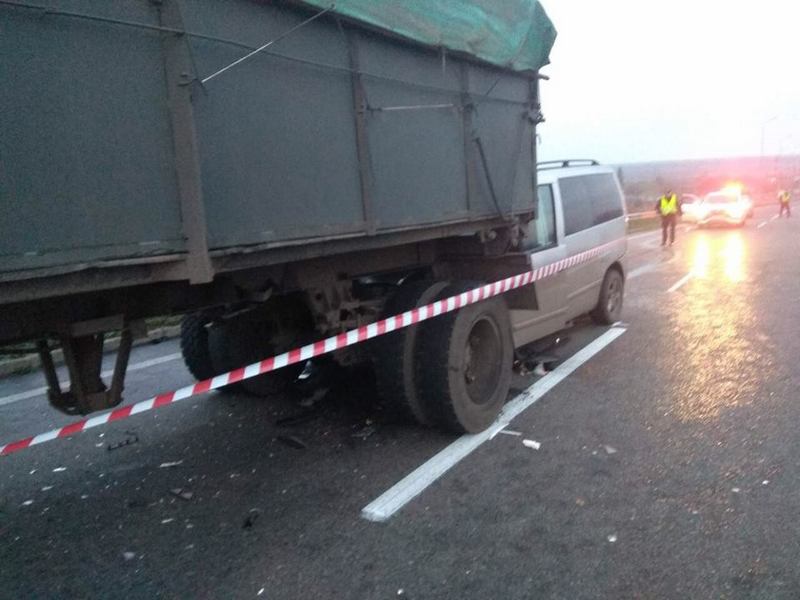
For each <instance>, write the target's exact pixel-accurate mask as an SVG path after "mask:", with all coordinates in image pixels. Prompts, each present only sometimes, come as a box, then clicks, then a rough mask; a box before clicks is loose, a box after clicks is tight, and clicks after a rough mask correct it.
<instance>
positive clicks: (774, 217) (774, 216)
mask: <svg viewBox="0 0 800 600" xmlns="http://www.w3.org/2000/svg"><path fill="white" fill-rule="evenodd" d="M777 218H778V215H772V216H771V217H770V218H769V220H770V221H774V220H775V219H777Z"/></svg>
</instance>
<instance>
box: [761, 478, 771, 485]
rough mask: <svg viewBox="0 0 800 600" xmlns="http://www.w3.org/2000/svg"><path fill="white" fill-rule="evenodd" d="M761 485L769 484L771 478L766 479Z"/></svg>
mask: <svg viewBox="0 0 800 600" xmlns="http://www.w3.org/2000/svg"><path fill="white" fill-rule="evenodd" d="M761 485H769V479H765V480H764V481H762V482H761Z"/></svg>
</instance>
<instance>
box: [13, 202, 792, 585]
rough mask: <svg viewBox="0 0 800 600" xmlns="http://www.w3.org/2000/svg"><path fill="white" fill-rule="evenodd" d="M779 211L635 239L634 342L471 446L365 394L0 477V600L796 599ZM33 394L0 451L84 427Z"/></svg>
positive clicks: (604, 344) (56, 446)
mask: <svg viewBox="0 0 800 600" xmlns="http://www.w3.org/2000/svg"><path fill="white" fill-rule="evenodd" d="M772 214H773V213H772V211H771V209H770V210H767V209H759V210H758V211H757V212H756V217H755V219H753V220H752V221H751V222H750V223H749V224H748V226H747V227H746V228H744V229H714V230H705V229H704V230H688V229H683V230H681V231H679V239H678V242H677V244H676V245H675V247H674V248H673V249H671V250H662V249H661V248H660V247H659V241H660V240H659V239H658V236H659V233H658V232H654V233H647V234H639V235H636V236H633V237H632V238H631V243H630V252H629V257H630V262H629V280H628V287H627V294H626V306H625V310H624V322H625V323H624V327H620V326H618V327H615V328H611V329H609V328H600V327H595V326H592V325H589V324H585V323H583V324H577V325H576V326H575V327H573V328H572V329H570V330H568V331H566V332H565V333H564V335H563V336H562V342H561V344H560V345H559V346H558V347H557V348H556V350H555V352H556V353H557V354H558V355H559V356H560V357H561V359H562V361H561V362H560V364H559V366H558V367H557V368H556V369H555V371H554V372H552V373H550V374H548V375H546V376H544V377H542V378H537V377H536V376H534V375H525V376H518V377H516V379H515V382H514V391H513V393H512V398H513V397H517V399H516V400H512V403H511V404H509V406H512V405H513V406H515V407H517V408H518V409H519V411H520V414H519V415H518V416H516V418H514V419H513V421H511V422H510V423H509V424H508V425H507V426H506V427H505V430H504V431H502V432H499V433H498V432H497V431H494V432H493V433H495V434H496V435H494V436H493V437H491V436H488V435H487V436H484V438H485V439H482V440H479V441H481V442H482V443H473V442H471V441H470V440H469V439H467V438H464V439H462V440H456V439H454V438H453V437H451V436H447V435H444V434H441V433H437V432H435V431H431V430H426V429H422V428H416V427H410V426H402V425H397V424H392V423H391V422H390V421H388V420H387V419H386V418H385V416H384V415H383V413H382V412H381V411H380V410H378V409H376V408H375V402H374V399H375V391H374V389H373V386H372V383H371V382H370V380H369V377H368V374H367V373H363V372H353V373H347V374H346V375H345V376H340V377H338V378H336V379H335V380H333V381H332V382H330V384H329V387H330V391H329V392H328V393H327V395H325V396H324V397H323V398H322V399H320V400H318V401H317V403H316V404H314V405H313V406H311V407H303V406H300V404H299V402H298V400H297V398H296V397H289V398H286V399H285V400H283V401H280V402H273V403H268V402H264V401H262V400H258V399H254V398H248V397H246V396H243V395H237V394H219V393H211V394H208V395H206V396H201V397H198V398H194V399H191V400H187V401H185V402H181V403H178V404H176V405H174V406H170V407H166V408H163V409H160V410H157V411H153V412H148V413H144V414H141V415H137V416H135V417H133V418H130V419H127V420H125V421H120V422H118V423H114V424H111V425H109V426H106V427H103V428H98V429H93V430H90V431H88V432H86V433H83V434H80V435H77V436H74V437H73V438H69V439H64V440H57V441H53V442H49V443H45V444H42V445H41V446H37V447H34V448H30V449H27V450H24V451H22V452H19V453H17V454H14V455H12V456H9V457H7V458H4V459H2V460H0V597H3V598H128V599H134V598H136V599H138V598H148V599H149V598H336V599H342V598H359V599H360V598H368V599H372V598H398V597H400V598H417V599H421V598H459V599H460V598H565V599H573V598H615V599H616V598H800V571H799V570H798V568H797V565H798V559H799V558H800V524H799V523H800V521H798V515H800V437H798V435H797V430H798V423H800V403H798V402H797V399H798V396H797V390H798V384H800V367H798V362H799V361H798V357H800V336H798V335H797V331H798V326H799V325H800V314H798V309H797V306H798V302H800V264H798V261H797V257H798V256H799V255H800V225H799V224H798V220H797V219H789V220H770V217H771V216H772ZM177 351H178V350H177V347H176V344H175V342H165V343H162V344H158V345H153V346H145V347H140V348H137V349H135V351H134V353H133V356H132V359H131V364H132V365H133V366H135V367H136V369H135V370H133V371H132V372H131V373H130V376H129V378H128V382H127V389H126V396H127V398H128V399H129V401H130V402H133V401H136V400H140V399H143V398H146V397H149V396H150V395H152V394H154V393H156V392H160V391H166V390H170V389H174V388H175V387H178V386H181V385H184V384H186V383H189V382H190V381H191V378H190V376H189V375H188V373H187V372H186V370H185V368H184V367H183V364H182V362H181V360H180V358H179V357H178V356H177V355H176V353H177ZM42 385H43V383H42V378H41V375H39V374H31V375H25V376H18V377H14V378H10V379H7V380H4V381H2V382H0V440H3V441H12V440H15V439H17V438H19V437H21V436H23V435H27V434H32V433H39V432H42V431H45V430H48V429H50V428H52V427H55V426H58V425H61V424H65V423H67V422H69V419H68V418H66V417H63V416H60V415H58V414H57V413H55V412H53V411H51V410H50V409H49V408H48V406H47V402H46V400H45V399H44V397H43V396H42V394H41V391H39V392H37V391H36V390H37V389H38V388H40V387H41V386H42ZM525 390H527V391H525ZM520 394H521V399H520ZM523 409H524V410H523ZM286 417H289V418H290V420H289V422H288V423H286V422H284V421H282V420H281V419H285V418H286ZM292 417H297V418H295V419H293V420H292ZM525 440H527V442H524V441H525ZM432 459H433V460H432ZM170 464H171V465H172V466H169V465H170ZM448 467H449V470H448ZM409 474H412V475H411V476H409ZM407 476H408V477H407ZM398 485H399V488H398V487H396V486H398ZM387 490H393V492H392V493H391V494H390V495H389V496H386V495H385V493H386V492H387ZM404 494H405V495H410V496H411V497H409V498H405V496H404ZM415 494H416V495H415ZM403 498H405V499H404V500H403ZM398 499H399V500H398ZM376 503H377V504H376ZM376 505H377V506H378V507H379V509H380V510H378V511H377V512H370V511H364V509H365V508H367V507H373V508H374V507H375V506H376ZM376 515H377V516H376ZM365 516H366V517H370V518H372V519H375V518H378V517H379V518H380V519H382V520H379V521H375V520H370V519H368V518H365Z"/></svg>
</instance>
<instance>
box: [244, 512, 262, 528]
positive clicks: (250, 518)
mask: <svg viewBox="0 0 800 600" xmlns="http://www.w3.org/2000/svg"><path fill="white" fill-rule="evenodd" d="M260 516H261V511H260V510H258V509H257V508H251V509H250V512H249V513H248V515H247V517H245V520H244V523H242V529H250V528H251V527H252V526H253V525H255V524H256V521H258V517H260Z"/></svg>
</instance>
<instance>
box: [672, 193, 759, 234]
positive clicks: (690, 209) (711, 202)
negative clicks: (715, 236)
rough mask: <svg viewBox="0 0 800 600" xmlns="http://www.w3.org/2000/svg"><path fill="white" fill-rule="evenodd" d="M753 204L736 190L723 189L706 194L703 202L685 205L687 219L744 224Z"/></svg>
mask: <svg viewBox="0 0 800 600" xmlns="http://www.w3.org/2000/svg"><path fill="white" fill-rule="evenodd" d="M751 210H752V208H751V204H750V203H748V202H747V200H746V199H745V198H744V196H742V194H741V192H738V191H735V190H721V191H718V192H711V193H710V194H706V195H705V197H704V198H703V200H702V201H701V202H695V203H692V204H687V205H684V206H683V214H684V218H685V219H686V220H687V221H690V222H694V223H697V224H698V225H700V226H703V225H737V226H739V227H741V226H743V225H744V224H745V222H746V221H747V218H748V216H750V213H751Z"/></svg>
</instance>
